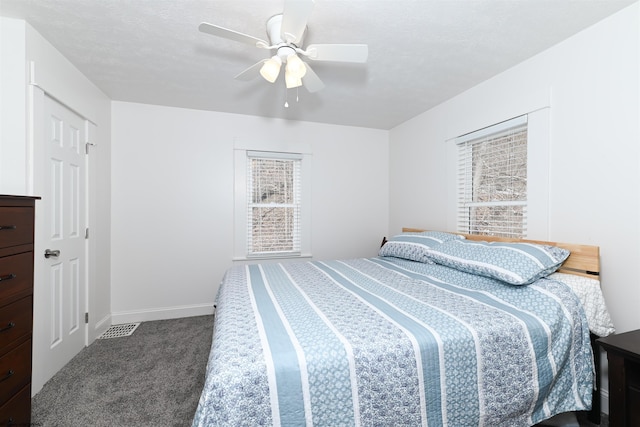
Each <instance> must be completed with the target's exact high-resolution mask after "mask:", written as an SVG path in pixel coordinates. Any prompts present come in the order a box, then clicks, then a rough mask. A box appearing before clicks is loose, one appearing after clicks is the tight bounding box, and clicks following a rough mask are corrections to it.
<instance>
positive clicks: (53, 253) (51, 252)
mask: <svg viewBox="0 0 640 427" xmlns="http://www.w3.org/2000/svg"><path fill="white" fill-rule="evenodd" d="M59 256H60V251H59V250H57V249H55V250H52V249H45V250H44V257H45V258H51V257H55V258H57V257H59Z"/></svg>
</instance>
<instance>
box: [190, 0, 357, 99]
mask: <svg viewBox="0 0 640 427" xmlns="http://www.w3.org/2000/svg"><path fill="white" fill-rule="evenodd" d="M313 4H314V0H285V2H284V9H283V12H282V13H281V14H278V15H275V16H272V17H271V18H269V20H268V21H267V36H268V39H269V42H267V41H266V40H263V39H260V38H257V37H253V36H250V35H248V34H243V33H240V32H237V31H234V30H230V29H228V28H224V27H220V26H218V25H213V24H209V23H206V22H203V23H201V24H200V26H199V27H198V29H199V30H200V31H201V32H203V33H207V34H212V35H214V36H218V37H223V38H226V39H229V40H234V41H237V42H240V43H246V44H250V45H252V46H255V47H257V48H260V49H268V50H271V51H275V54H274V55H273V56H271V58H269V59H263V60H261V61H260V62H258V63H256V64H254V65H252V66H251V67H249V68H247V69H246V70H244V71H243V72H241V73H240V74H238V75H237V76H235V78H236V79H239V80H251V79H253V78H254V77H256V76H257V75H258V73H259V74H260V75H261V76H262V77H263V78H264V79H265V80H267V81H268V82H271V83H273V82H275V81H276V80H277V78H278V75H279V74H280V69H281V68H282V64H285V70H284V79H285V85H286V87H287V89H290V88H295V87H300V86H304V87H305V88H306V89H307V90H308V91H309V92H317V91H319V90H320V89H322V88H323V87H324V83H322V81H321V80H320V78H319V77H318V75H317V74H316V73H315V72H314V71H313V70H312V69H311V67H310V66H309V64H308V63H307V62H305V61H302V59H301V57H303V58H306V59H310V60H312V61H333V62H352V63H365V62H366V61H367V56H368V54H369V49H368V47H367V45H366V44H310V45H308V46H307V47H306V49H304V48H303V41H304V36H305V34H306V30H307V21H308V19H309V16H310V15H311V11H312V10H313Z"/></svg>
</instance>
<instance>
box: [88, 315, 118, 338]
mask: <svg viewBox="0 0 640 427" xmlns="http://www.w3.org/2000/svg"><path fill="white" fill-rule="evenodd" d="M112 323H113V322H112V321H111V314H107V315H106V316H104V317H103V318H102V319H100V320H98V321H97V322H96V324H95V326H94V327H93V334H92V335H93V337H89V342H93V340H94V339H96V338H98V337H99V336H100V335H102V334H104V333H105V332H106V330H107V329H109V326H111V324H112Z"/></svg>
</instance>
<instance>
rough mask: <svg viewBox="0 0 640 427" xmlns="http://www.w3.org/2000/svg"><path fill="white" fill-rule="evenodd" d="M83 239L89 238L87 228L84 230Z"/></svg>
mask: <svg viewBox="0 0 640 427" xmlns="http://www.w3.org/2000/svg"><path fill="white" fill-rule="evenodd" d="M84 238H85V239H88V238H89V227H87V228H85V229H84Z"/></svg>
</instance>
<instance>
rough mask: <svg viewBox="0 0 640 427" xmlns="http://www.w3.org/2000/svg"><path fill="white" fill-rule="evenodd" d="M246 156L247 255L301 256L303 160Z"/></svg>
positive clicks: (286, 156) (285, 156)
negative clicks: (301, 173) (301, 171)
mask: <svg viewBox="0 0 640 427" xmlns="http://www.w3.org/2000/svg"><path fill="white" fill-rule="evenodd" d="M247 156H248V161H247V168H248V169H247V186H248V188H247V197H248V200H247V210H248V211H247V219H248V221H247V227H248V230H247V252H248V253H247V255H248V256H252V255H254V256H255V255H261V256H264V255H274V256H282V255H284V254H299V253H300V251H301V249H300V234H301V233H300V210H301V209H300V207H301V185H300V182H301V176H300V170H301V160H302V157H301V156H299V155H289V154H286V153H266V152H248V153H247Z"/></svg>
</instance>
